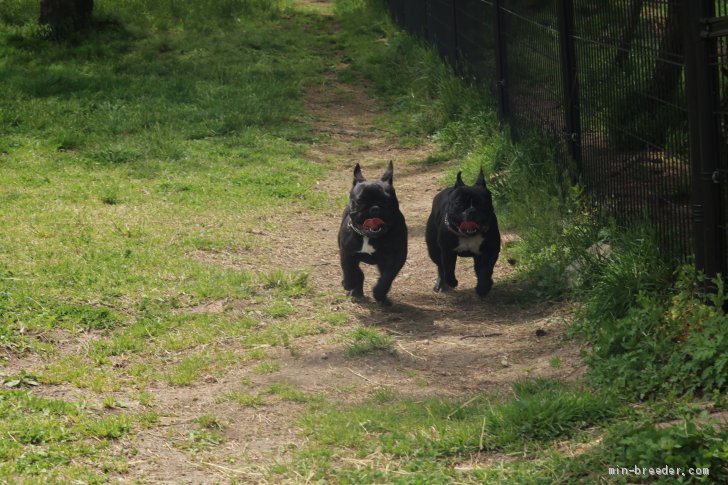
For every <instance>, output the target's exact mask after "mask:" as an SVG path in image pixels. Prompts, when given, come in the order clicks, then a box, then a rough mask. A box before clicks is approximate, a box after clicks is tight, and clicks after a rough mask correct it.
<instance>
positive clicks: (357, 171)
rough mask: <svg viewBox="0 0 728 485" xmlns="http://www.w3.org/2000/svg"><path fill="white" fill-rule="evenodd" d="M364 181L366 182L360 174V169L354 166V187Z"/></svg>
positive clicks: (357, 165)
mask: <svg viewBox="0 0 728 485" xmlns="http://www.w3.org/2000/svg"><path fill="white" fill-rule="evenodd" d="M364 181H366V179H365V178H364V175H362V173H361V167H360V166H359V164H358V163H357V164H356V165H355V166H354V185H356V184H360V183H362V182H364Z"/></svg>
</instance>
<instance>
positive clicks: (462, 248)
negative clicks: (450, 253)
mask: <svg viewBox="0 0 728 485" xmlns="http://www.w3.org/2000/svg"><path fill="white" fill-rule="evenodd" d="M458 239H459V240H460V242H459V243H458V245H457V247H456V248H455V252H456V253H465V252H471V253H473V254H480V245H481V244H482V243H483V235H482V234H478V235H477V236H473V237H459V238H458Z"/></svg>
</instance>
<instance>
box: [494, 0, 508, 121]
mask: <svg viewBox="0 0 728 485" xmlns="http://www.w3.org/2000/svg"><path fill="white" fill-rule="evenodd" d="M493 31H494V32H495V90H496V98H497V100H498V119H499V120H500V121H501V122H504V121H507V120H508V118H509V116H510V113H509V111H508V89H507V84H506V77H507V75H506V73H507V72H508V71H507V69H506V43H505V37H504V35H503V14H502V12H501V2H500V0H494V1H493Z"/></svg>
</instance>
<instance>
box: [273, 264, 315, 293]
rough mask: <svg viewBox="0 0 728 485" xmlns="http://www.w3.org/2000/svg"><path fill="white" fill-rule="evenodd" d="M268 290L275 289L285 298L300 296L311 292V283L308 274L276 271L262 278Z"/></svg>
mask: <svg viewBox="0 0 728 485" xmlns="http://www.w3.org/2000/svg"><path fill="white" fill-rule="evenodd" d="M260 278H261V280H262V282H263V285H264V287H265V288H267V289H273V290H276V291H278V292H280V293H281V294H282V295H285V296H299V295H305V294H308V293H310V292H311V289H312V288H311V282H310V276H309V274H308V273H305V272H302V271H299V272H293V273H291V272H286V271H282V270H275V271H271V272H268V273H264V274H262V275H261V276H260Z"/></svg>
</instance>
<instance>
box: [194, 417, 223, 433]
mask: <svg viewBox="0 0 728 485" xmlns="http://www.w3.org/2000/svg"><path fill="white" fill-rule="evenodd" d="M195 423H197V425H198V426H200V427H201V428H205V429H212V430H223V429H225V428H226V427H227V426H225V424H224V423H223V422H222V421H221V420H220V418H218V417H217V416H214V415H212V414H203V415H202V416H200V417H199V418H197V419H195Z"/></svg>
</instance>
